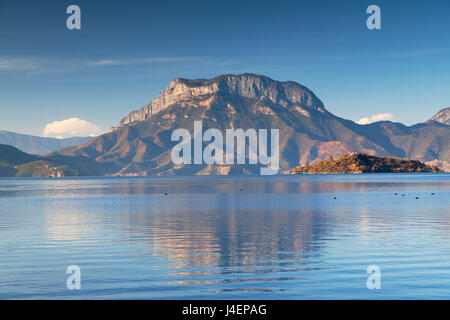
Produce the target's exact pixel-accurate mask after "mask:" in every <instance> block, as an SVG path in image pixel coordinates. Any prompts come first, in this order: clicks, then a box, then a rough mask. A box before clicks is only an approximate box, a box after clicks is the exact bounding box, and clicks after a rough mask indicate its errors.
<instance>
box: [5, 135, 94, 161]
mask: <svg viewBox="0 0 450 320" xmlns="http://www.w3.org/2000/svg"><path fill="white" fill-rule="evenodd" d="M89 139H91V138H90V137H73V138H66V139H55V138H47V137H37V136H32V135H28V134H19V133H14V132H10V131H4V130H0V144H7V145H11V146H13V147H16V148H18V149H20V150H22V151H24V152H27V153H31V154H39V155H43V154H47V153H50V152H53V151H56V150H59V149H63V148H67V147H71V146H76V145H79V144H82V143H85V142H86V141H89Z"/></svg>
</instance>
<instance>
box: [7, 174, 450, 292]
mask: <svg viewBox="0 0 450 320" xmlns="http://www.w3.org/2000/svg"><path fill="white" fill-rule="evenodd" d="M165 193H167V195H165ZM395 193H397V195H395ZM432 193H434V194H432ZM403 194H404V196H402V195H403ZM335 197H336V199H335ZM416 197H419V199H416ZM449 199H450V175H449V174H372V175H371V174H363V175H319V176H315V175H297V176H291V175H289V176H273V177H237V178H235V177H217V176H209V177H164V178H163V177H161V178H160V177H158V178H73V179H70V178H64V179H0V298H1V299H15V298H20V299H21V298H24V299H108V298H112V299H345V298H350V299H359V298H360V299H431V298H433V299H448V298H449V296H450V210H449V207H450V206H449V204H450V203H449V202H450V200H449ZM69 265H78V266H79V267H80V268H81V290H68V289H67V288H66V279H67V277H68V276H69V275H68V274H66V268H67V267H68V266H69ZM369 265H377V266H379V267H380V268H381V289H380V290H369V289H368V288H367V287H366V280H367V277H368V276H369V275H368V274H367V273H366V268H367V267H368V266H369Z"/></svg>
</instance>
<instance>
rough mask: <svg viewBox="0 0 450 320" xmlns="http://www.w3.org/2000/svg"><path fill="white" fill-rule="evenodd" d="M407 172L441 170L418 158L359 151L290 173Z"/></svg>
mask: <svg viewBox="0 0 450 320" xmlns="http://www.w3.org/2000/svg"><path fill="white" fill-rule="evenodd" d="M405 172H439V169H438V168H436V167H435V166H433V165H427V164H425V163H422V162H420V161H418V160H408V159H400V158H392V157H374V156H369V155H367V154H361V153H357V152H353V153H346V154H343V155H341V156H339V157H338V158H332V157H330V158H328V159H325V160H322V161H320V162H319V163H316V164H315V165H313V166H308V167H301V166H299V167H296V168H294V169H292V170H289V171H288V172H286V173H288V174H299V173H308V174H318V173H319V174H320V173H321V174H323V173H333V174H335V173H405Z"/></svg>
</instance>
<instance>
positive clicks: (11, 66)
mask: <svg viewBox="0 0 450 320" xmlns="http://www.w3.org/2000/svg"><path fill="white" fill-rule="evenodd" d="M37 68H39V63H38V62H37V61H34V60H33V59H28V58H5V57H0V70H8V71H11V70H15V71H26V70H35V69H37Z"/></svg>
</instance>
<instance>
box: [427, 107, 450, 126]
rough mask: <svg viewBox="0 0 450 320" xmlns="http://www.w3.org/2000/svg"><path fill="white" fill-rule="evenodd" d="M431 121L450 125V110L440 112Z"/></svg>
mask: <svg viewBox="0 0 450 320" xmlns="http://www.w3.org/2000/svg"><path fill="white" fill-rule="evenodd" d="M430 120H432V121H436V122H440V123H443V124H446V125H450V108H445V109H442V110H440V111H439V112H438V113H437V114H436V115H435V116H433V117H432V118H431V119H430Z"/></svg>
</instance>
